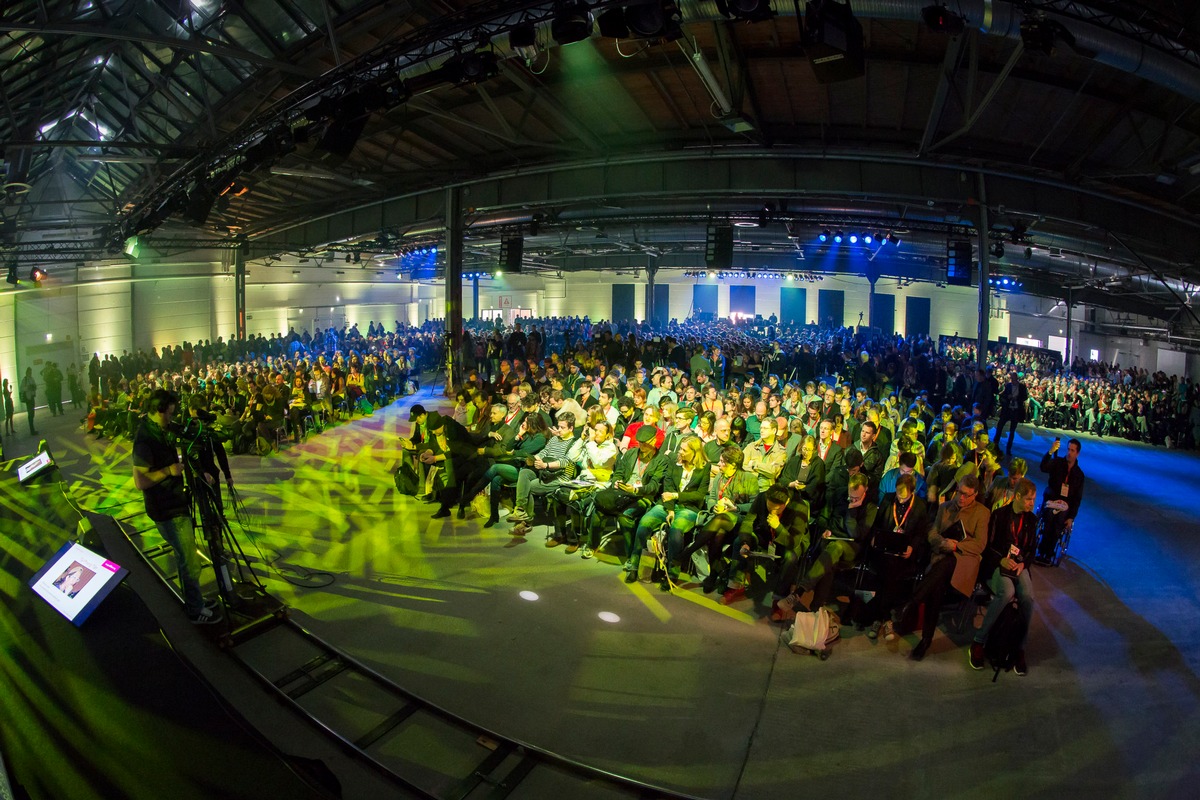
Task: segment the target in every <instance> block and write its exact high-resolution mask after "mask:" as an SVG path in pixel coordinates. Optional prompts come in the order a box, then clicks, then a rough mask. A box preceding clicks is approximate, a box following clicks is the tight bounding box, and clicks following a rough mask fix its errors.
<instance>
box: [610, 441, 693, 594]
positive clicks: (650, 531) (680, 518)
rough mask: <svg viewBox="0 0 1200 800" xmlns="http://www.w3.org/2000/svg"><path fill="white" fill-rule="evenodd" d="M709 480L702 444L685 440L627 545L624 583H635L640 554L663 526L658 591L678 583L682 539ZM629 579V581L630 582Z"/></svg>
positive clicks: (688, 530) (690, 525)
mask: <svg viewBox="0 0 1200 800" xmlns="http://www.w3.org/2000/svg"><path fill="white" fill-rule="evenodd" d="M668 457H669V456H668ZM709 477H710V476H709V463H708V459H707V458H705V456H704V442H702V441H701V440H700V438H699V437H697V436H689V437H688V438H686V439H684V440H683V442H682V443H681V444H680V445H679V450H678V458H677V461H676V463H674V464H671V465H670V466H668V467H667V471H666V479H665V481H664V482H663V493H662V494H661V495H659V499H660V501H661V502H659V503H657V504H656V505H654V506H653V507H651V508H650V510H648V511H647V512H646V513H645V514H643V515H642V518H641V519H640V520H638V526H637V531H636V533H635V535H634V537H633V541H632V542H629V564H630V568H629V571H628V572H627V573H626V575H625V581H626V582H627V583H633V582H634V581H636V580H637V576H638V565H639V563H640V561H641V557H642V550H644V549H645V548H646V546H647V544H648V543H649V540H650V537H651V536H653V535H654V534H655V533H656V532H657V531H658V529H659V528H660V527H661V526H662V525H663V524H664V523H665V524H666V525H668V526H669V531H668V532H667V541H666V546H667V553H666V574H665V575H664V576H663V579H662V582H661V583H660V584H659V586H658V588H659V589H661V590H662V591H664V592H666V591H670V589H671V583H672V582H674V581H677V580H679V574H680V565H681V563H682V557H683V549H684V538H685V537H686V536H687V535H688V534H690V533H691V531H692V529H693V528H694V527H696V519H697V517H699V515H700V511H701V510H702V509H703V507H704V500H705V498H706V497H707V496H708V487H709ZM630 577H632V578H633V580H630Z"/></svg>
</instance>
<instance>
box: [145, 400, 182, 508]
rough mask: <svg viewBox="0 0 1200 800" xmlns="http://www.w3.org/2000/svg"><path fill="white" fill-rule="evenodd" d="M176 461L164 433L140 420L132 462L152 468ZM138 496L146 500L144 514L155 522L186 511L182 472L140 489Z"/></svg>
mask: <svg viewBox="0 0 1200 800" xmlns="http://www.w3.org/2000/svg"><path fill="white" fill-rule="evenodd" d="M178 461H179V455H178V454H177V453H176V451H175V445H174V443H173V442H171V441H170V440H169V439H168V438H167V434H166V432H165V431H163V429H162V428H160V427H158V424H157V423H155V422H154V421H152V420H150V419H146V420H143V421H142V424H141V426H139V427H138V432H137V436H135V437H134V440H133V463H134V465H135V466H138V467H143V468H145V469H149V470H152V471H153V470H161V469H166V468H167V467H169V466H171V465H172V464H174V463H176V462H178ZM142 497H143V499H144V500H145V502H146V515H147V516H148V517H150V519H152V520H154V521H155V522H158V521H161V520H167V519H174V518H175V517H182V516H186V515H187V514H188V513H189V509H188V498H187V491H186V490H185V488H184V483H183V476H182V475H180V476H178V477H177V476H174V475H171V476H169V477H167V478H166V479H165V480H163V481H161V482H160V483H156V484H155V485H154V486H151V487H150V488H149V489H144V490H142Z"/></svg>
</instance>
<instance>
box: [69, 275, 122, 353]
mask: <svg viewBox="0 0 1200 800" xmlns="http://www.w3.org/2000/svg"><path fill="white" fill-rule="evenodd" d="M79 277H80V278H81V280H82V281H83V282H81V283H79V284H77V289H76V293H77V298H78V299H77V301H76V304H77V306H78V309H79V311H78V313H79V322H78V324H79V350H80V358H81V359H82V361H81V362H80V366H81V367H85V366H86V365H87V362H88V361H90V360H91V356H92V354H93V353H99V354H100V355H101V356H103V355H104V354H105V353H120V352H121V351H123V350H130V349H133V328H132V326H131V325H130V311H131V306H130V302H131V299H132V296H133V288H132V284H131V283H130V282H129V281H128V280H127V279H128V278H130V277H132V271H131V269H130V267H129V265H127V264H117V265H113V266H103V267H101V266H94V267H89V268H85V269H83V270H81V271H80V275H79Z"/></svg>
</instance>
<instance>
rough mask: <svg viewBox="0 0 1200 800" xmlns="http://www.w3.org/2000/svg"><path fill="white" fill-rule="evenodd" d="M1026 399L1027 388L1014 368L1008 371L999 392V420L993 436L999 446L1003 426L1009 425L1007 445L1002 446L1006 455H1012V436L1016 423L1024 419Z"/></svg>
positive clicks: (1014, 433) (1015, 430)
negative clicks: (1006, 380) (1006, 378)
mask: <svg viewBox="0 0 1200 800" xmlns="http://www.w3.org/2000/svg"><path fill="white" fill-rule="evenodd" d="M1028 401H1029V389H1028V388H1026V386H1025V384H1023V383H1021V379H1020V377H1019V376H1018V375H1017V373H1016V371H1015V370H1014V371H1012V372H1010V373H1008V382H1007V383H1006V384H1004V388H1003V389H1002V390H1001V392H1000V421H999V422H997V423H996V435H995V436H994V437H993V439H994V440H995V442H996V444H997V446H999V444H1000V436H1001V435H1002V434H1003V433H1004V426H1005V425H1008V426H1010V427H1009V429H1008V445H1007V446H1006V447H1005V448H1004V454H1005V455H1007V456H1011V455H1012V443H1013V437H1014V436H1015V435H1016V433H1017V425H1019V424H1021V423H1022V422H1024V421H1025V404H1026V403H1027V402H1028Z"/></svg>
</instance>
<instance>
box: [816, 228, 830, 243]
mask: <svg viewBox="0 0 1200 800" xmlns="http://www.w3.org/2000/svg"><path fill="white" fill-rule="evenodd" d="M817 239H818V240H819V241H820V242H822V243H825V242H828V241H829V231H827V230H825V231H821V233H820V235H818V236H817Z"/></svg>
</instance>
